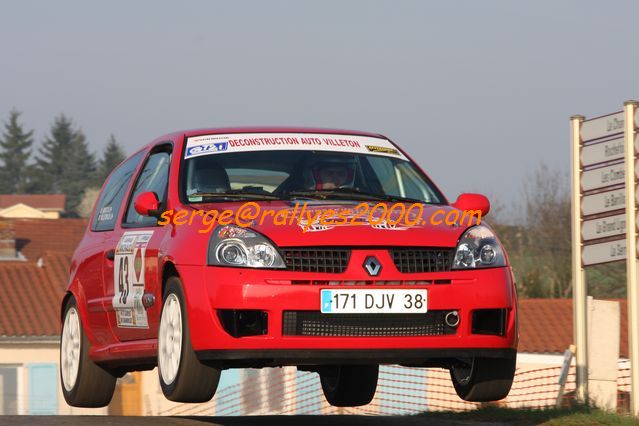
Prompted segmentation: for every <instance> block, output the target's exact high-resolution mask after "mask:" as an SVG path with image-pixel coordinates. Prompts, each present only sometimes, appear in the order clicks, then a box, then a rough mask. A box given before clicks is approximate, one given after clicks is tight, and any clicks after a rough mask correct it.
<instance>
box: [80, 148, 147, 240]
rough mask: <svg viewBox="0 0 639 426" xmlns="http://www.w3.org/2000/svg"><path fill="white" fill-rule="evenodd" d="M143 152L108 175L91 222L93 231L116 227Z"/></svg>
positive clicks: (109, 229) (110, 229)
mask: <svg viewBox="0 0 639 426" xmlns="http://www.w3.org/2000/svg"><path fill="white" fill-rule="evenodd" d="M142 154H143V152H140V153H138V154H136V155H134V156H133V157H131V158H129V159H128V160H126V161H125V162H124V163H122V165H121V166H120V167H118V168H117V169H115V171H113V173H111V175H110V176H109V177H108V179H107V181H106V184H105V185H104V190H102V194H101V195H100V199H99V200H98V203H97V207H96V208H95V213H94V215H93V222H92V223H91V230H92V231H112V230H113V228H114V227H115V221H116V218H117V217H118V213H119V211H120V206H121V205H122V200H123V199H124V194H125V193H126V189H127V188H128V187H129V182H131V178H132V177H133V173H134V172H135V169H136V168H137V166H138V164H139V163H140V159H141V158H142Z"/></svg>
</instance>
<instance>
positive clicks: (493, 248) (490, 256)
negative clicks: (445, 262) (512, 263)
mask: <svg viewBox="0 0 639 426" xmlns="http://www.w3.org/2000/svg"><path fill="white" fill-rule="evenodd" d="M496 266H506V257H505V256H504V252H503V251H502V249H501V245H500V244H499V241H498V240H497V237H496V236H495V234H494V233H493V231H491V230H490V228H488V227H487V226H484V225H477V226H473V227H472V228H469V229H468V230H466V232H464V234H463V235H462V237H461V238H460V239H459V244H457V251H456V252H455V259H454V260H453V269H472V268H493V267H496Z"/></svg>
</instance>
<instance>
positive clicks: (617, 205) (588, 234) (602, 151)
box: [570, 101, 639, 416]
mask: <svg viewBox="0 0 639 426" xmlns="http://www.w3.org/2000/svg"><path fill="white" fill-rule="evenodd" d="M637 105H638V104H637V102H635V101H627V102H625V103H624V109H623V111H619V112H615V113H612V114H608V115H605V116H602V117H596V118H592V119H589V120H586V119H585V118H584V117H583V116H580V115H575V116H573V117H571V119H570V121H571V142H572V155H571V163H572V167H571V168H572V172H571V181H572V206H571V207H572V209H571V212H572V222H571V225H572V276H573V323H574V341H575V346H576V348H577V350H576V363H577V398H578V399H579V400H581V401H582V402H585V401H588V358H587V354H588V341H587V334H588V333H587V328H586V297H587V294H586V279H585V271H584V267H585V266H590V265H598V264H602V263H608V262H616V261H621V260H626V271H627V280H628V282H627V289H628V290H627V291H628V328H629V330H628V337H629V347H630V362H631V380H632V384H631V389H632V390H631V410H632V413H633V415H635V416H637V415H639V299H638V296H639V289H638V287H637V286H638V285H639V282H638V281H637V269H638V259H637V257H638V253H637V227H638V226H639V216H637V204H636V200H637V199H638V198H639V188H638V187H637V184H636V180H637V177H639V165H637V164H636V156H637V155H636V153H637V151H638V150H639V139H638V138H637V133H636V130H637V123H638V122H639V111H638V108H637Z"/></svg>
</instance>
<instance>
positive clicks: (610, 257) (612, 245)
mask: <svg viewBox="0 0 639 426" xmlns="http://www.w3.org/2000/svg"><path fill="white" fill-rule="evenodd" d="M625 258H626V240H625V239H623V240H616V241H606V242H605V243H598V244H592V245H589V246H584V248H583V250H582V251H581V261H582V262H583V264H584V266H588V265H597V264H599V263H608V262H614V261H617V260H624V259H625Z"/></svg>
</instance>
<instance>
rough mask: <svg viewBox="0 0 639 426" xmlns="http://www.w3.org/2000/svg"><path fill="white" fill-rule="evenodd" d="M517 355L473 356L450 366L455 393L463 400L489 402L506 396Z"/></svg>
mask: <svg viewBox="0 0 639 426" xmlns="http://www.w3.org/2000/svg"><path fill="white" fill-rule="evenodd" d="M516 363H517V356H516V355H515V356H513V357H512V358H473V359H471V360H468V361H466V362H462V361H460V362H459V363H456V364H454V365H453V366H452V367H451V368H450V378H451V380H452V381H453V386H454V387H455V391H456V392H457V395H459V397H460V398H461V399H463V400H464V401H472V402H489V401H499V400H500V399H504V398H506V396H508V392H510V388H511V386H512V384H513V378H514V376H515V365H516Z"/></svg>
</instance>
